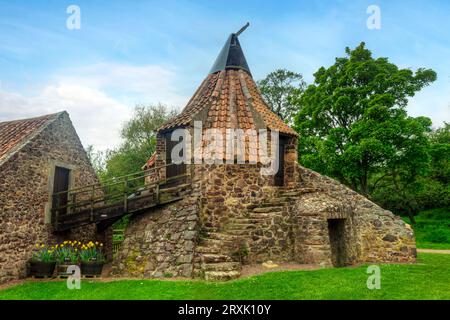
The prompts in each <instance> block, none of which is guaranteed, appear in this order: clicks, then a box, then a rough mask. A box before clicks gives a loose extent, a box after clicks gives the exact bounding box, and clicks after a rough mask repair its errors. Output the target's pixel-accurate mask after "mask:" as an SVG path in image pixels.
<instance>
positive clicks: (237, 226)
mask: <svg viewBox="0 0 450 320" xmlns="http://www.w3.org/2000/svg"><path fill="white" fill-rule="evenodd" d="M254 228H255V225H254V224H250V223H234V222H233V223H230V224H229V225H228V226H227V230H250V229H254Z"/></svg>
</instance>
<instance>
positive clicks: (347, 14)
mask: <svg viewBox="0 0 450 320" xmlns="http://www.w3.org/2000/svg"><path fill="white" fill-rule="evenodd" d="M71 4H75V5H78V6H79V7H80V10H81V29H80V30H69V29H67V28H66V20H67V18H68V17H69V14H67V13H66V9H67V7H68V6H69V5H71ZM372 4H374V5H377V6H379V8H380V9H381V29H380V30H369V29H368V28H367V26H366V20H367V18H368V17H369V15H368V14H367V13H366V10H367V7H368V6H369V5H372ZM247 21H249V22H250V27H249V28H248V29H247V31H245V32H244V33H243V34H242V35H241V36H240V41H241V45H242V46H243V49H244V52H245V55H246V58H247V61H248V63H249V65H250V68H251V70H252V73H253V76H254V78H255V79H260V78H262V77H264V76H265V75H266V74H267V73H268V72H270V71H272V70H274V69H275V68H280V67H281V68H287V69H290V70H293V71H297V72H300V73H302V74H303V75H304V77H305V79H306V81H307V82H311V81H312V79H313V76H312V75H313V73H314V72H315V71H316V70H317V69H318V68H319V67H320V66H329V65H331V64H333V62H334V59H335V57H337V56H343V55H344V50H345V47H346V46H349V47H355V46H356V45H357V44H358V43H359V42H361V41H365V42H366V44H367V47H368V48H369V49H370V50H372V51H373V54H374V56H376V57H377V56H384V57H388V58H389V59H390V60H391V61H392V62H393V63H395V64H397V65H399V66H400V67H404V68H411V69H413V70H415V69H417V68H419V67H426V68H432V69H434V70H435V71H436V72H437V73H438V80H437V81H436V82H435V83H433V84H432V85H431V86H429V87H427V88H425V89H424V90H422V92H420V93H419V94H418V95H417V96H416V97H414V98H413V99H411V101H410V104H409V106H408V111H409V113H410V114H411V115H414V116H417V115H426V116H429V117H431V118H432V120H433V123H434V125H435V126H439V125H441V124H442V121H444V120H445V121H450V112H449V108H450V107H449V105H450V58H449V57H450V33H449V32H448V30H450V2H449V1H437V0H434V1H433V0H431V1H378V0H371V1H364V0H361V1H299V0H298V1H252V0H245V1H244V0H241V1H233V0H227V1H222V0H209V1H137V0H134V1H133V0H128V1H125V0H124V1H100V0H97V1H75V0H72V1H64V0H47V1H29V0H9V1H5V0H0V121H2V120H8V119H14V118H21V117H28V116H35V115H40V114H45V113H51V112H56V111H60V110H68V111H69V113H70V115H71V118H72V121H73V122H74V124H75V126H76V128H77V130H78V133H79V135H80V137H81V139H82V141H83V143H84V144H85V145H88V144H93V145H94V146H95V147H97V148H100V149H105V148H107V147H112V146H114V145H117V144H118V143H119V138H118V134H117V132H118V130H119V128H120V126H121V124H122V123H123V122H124V121H126V120H127V119H129V117H130V116H131V112H132V110H133V107H134V105H135V104H136V103H157V102H162V103H165V104H168V105H170V106H172V107H177V108H179V109H181V108H182V107H184V104H185V103H186V102H187V100H188V99H189V98H190V96H191V95H192V94H193V92H194V91H195V89H196V88H197V86H198V85H199V84H200V82H201V81H202V80H203V78H204V77H205V76H206V74H207V73H208V70H209V68H210V67H211V65H212V64H213V62H214V59H215V58H216V56H217V54H218V52H219V50H220V48H221V47H222V45H223V43H224V42H225V40H226V38H227V36H228V35H229V34H230V33H231V32H235V31H237V30H238V29H239V28H240V27H241V26H242V25H244V24H245V23H246V22H247ZM105 137H106V138H105Z"/></svg>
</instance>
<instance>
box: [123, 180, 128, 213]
mask: <svg viewBox="0 0 450 320" xmlns="http://www.w3.org/2000/svg"><path fill="white" fill-rule="evenodd" d="M123 192H124V199H123V211H124V213H125V212H127V211H128V178H127V177H125V180H124V190H123Z"/></svg>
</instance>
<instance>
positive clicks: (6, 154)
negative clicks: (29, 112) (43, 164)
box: [0, 111, 68, 166]
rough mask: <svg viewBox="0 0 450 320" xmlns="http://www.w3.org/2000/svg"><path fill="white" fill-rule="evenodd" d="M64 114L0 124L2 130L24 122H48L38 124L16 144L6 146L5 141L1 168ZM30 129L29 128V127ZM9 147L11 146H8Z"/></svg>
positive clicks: (65, 112)
mask: <svg viewBox="0 0 450 320" xmlns="http://www.w3.org/2000/svg"><path fill="white" fill-rule="evenodd" d="M63 114H67V115H68V113H67V111H60V112H57V113H51V114H47V115H42V116H38V117H32V118H26V119H18V120H11V121H4V122H0V130H1V129H2V128H6V127H8V126H11V125H12V124H13V123H17V124H20V123H24V122H27V121H29V122H31V121H38V120H40V119H42V120H45V119H46V118H47V119H46V120H45V121H44V122H43V123H40V124H37V125H36V128H33V129H32V130H31V131H30V132H26V133H25V134H24V135H23V136H22V137H20V138H19V139H18V141H17V142H16V143H9V144H5V143H6V142H7V141H6V142H5V141H3V143H4V145H3V146H0V147H3V148H0V152H1V153H0V166H2V165H3V164H4V163H5V162H7V161H8V160H9V159H10V158H11V157H12V156H13V155H14V154H16V153H17V152H18V151H20V150H21V149H22V148H23V147H25V146H26V145H27V144H28V143H29V142H30V141H31V140H33V139H34V138H35V137H36V136H37V135H39V134H40V133H41V132H42V131H44V130H45V129H46V128H47V127H48V126H49V125H50V124H51V123H53V122H54V121H56V120H57V119H59V118H60V117H61V116H62V115H63ZM28 128H29V126H28ZM8 145H9V146H8Z"/></svg>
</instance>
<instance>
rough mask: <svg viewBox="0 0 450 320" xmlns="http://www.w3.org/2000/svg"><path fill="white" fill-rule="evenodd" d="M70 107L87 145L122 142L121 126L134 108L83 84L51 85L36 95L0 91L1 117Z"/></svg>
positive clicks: (54, 110)
mask: <svg viewBox="0 0 450 320" xmlns="http://www.w3.org/2000/svg"><path fill="white" fill-rule="evenodd" d="M62 110H66V111H67V112H68V113H69V115H70V118H71V120H72V122H73V124H74V126H75V128H76V130H77V132H78V135H79V136H80V139H81V141H82V143H83V145H84V146H85V147H86V146H87V145H94V146H95V147H96V148H98V149H106V148H111V147H114V146H116V145H118V144H119V142H120V137H119V130H120V127H121V125H122V123H123V121H125V120H127V119H129V117H130V114H131V108H129V107H127V106H126V105H124V104H122V103H120V102H118V101H116V100H114V99H112V98H110V97H108V96H107V95H106V94H104V93H103V92H101V91H99V90H96V89H90V88H88V87H84V86H79V85H66V84H58V85H50V86H47V87H45V89H44V90H43V91H42V92H41V93H39V94H38V95H36V96H32V97H27V96H24V95H20V94H17V93H11V92H5V91H2V92H0V120H2V121H4V120H10V119H20V118H27V117H33V116H39V115H43V114H49V113H55V112H59V111H62Z"/></svg>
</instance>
